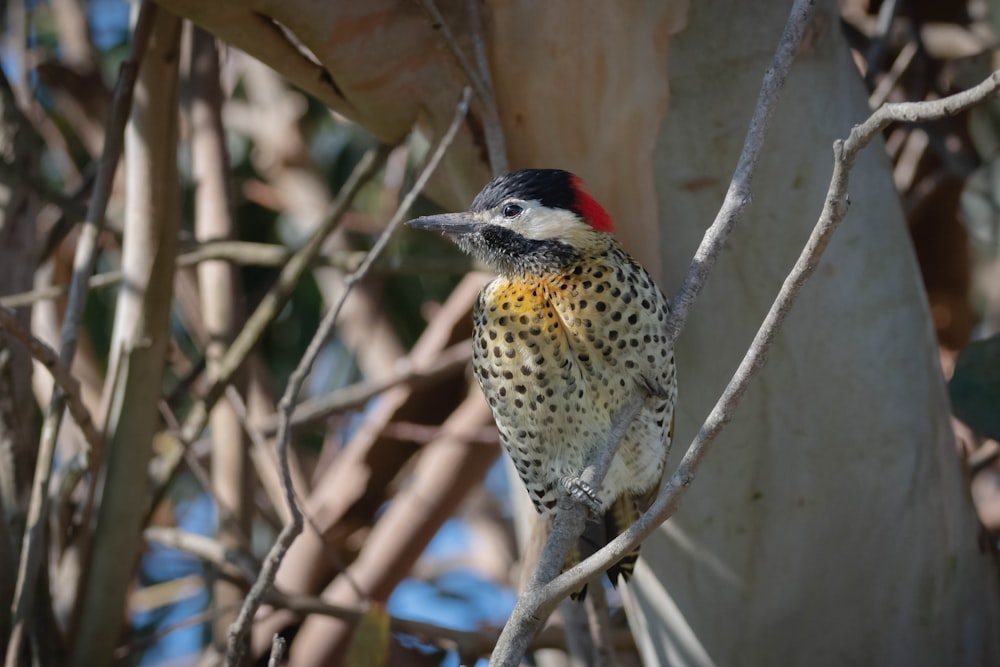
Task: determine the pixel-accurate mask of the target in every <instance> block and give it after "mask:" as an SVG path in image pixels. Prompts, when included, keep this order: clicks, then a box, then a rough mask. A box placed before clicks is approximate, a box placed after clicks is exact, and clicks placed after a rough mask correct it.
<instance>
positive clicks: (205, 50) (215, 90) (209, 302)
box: [191, 29, 253, 652]
mask: <svg viewBox="0 0 1000 667" xmlns="http://www.w3.org/2000/svg"><path fill="white" fill-rule="evenodd" d="M191 70H192V84H193V88H194V91H193V98H192V102H191V124H192V136H191V153H192V163H193V169H194V176H195V180H196V181H197V186H198V190H197V192H196V199H195V236H196V238H197V239H198V240H199V241H203V242H205V241H211V240H216V241H221V240H233V239H235V238H236V236H237V229H236V220H235V217H234V215H233V202H232V192H231V189H232V184H231V183H230V180H229V179H230V169H231V168H230V164H229V156H228V154H227V152H226V142H225V130H224V128H223V126H222V100H223V95H222V87H221V85H220V82H219V51H218V49H217V48H216V45H215V37H214V36H212V35H210V34H209V33H206V32H205V31H203V30H200V29H196V30H194V31H193V34H192V39H191ZM198 287H199V293H200V296H201V316H202V321H203V323H204V326H205V333H206V338H207V340H206V344H205V363H206V370H207V372H208V373H210V374H214V373H216V372H217V366H218V364H219V361H220V360H221V359H222V357H223V356H224V355H225V350H226V346H227V345H229V343H230V342H232V340H233V338H234V337H235V336H236V332H237V331H238V330H239V328H240V326H242V323H243V320H244V315H243V307H242V303H243V284H242V281H241V280H240V279H239V274H238V273H237V267H236V265H234V264H233V263H231V262H227V261H225V260H216V261H210V262H202V263H201V264H199V265H198ZM242 380H243V378H242V377H238V378H237V381H236V382H235V383H234V384H235V385H236V387H237V388H239V389H240V390H242V388H243V387H245V386H246V382H244V381H242ZM209 430H210V432H211V436H212V468H211V475H212V490H213V492H214V494H215V500H216V517H217V522H218V531H217V532H218V538H219V540H220V542H221V543H222V544H223V545H225V546H226V547H229V548H233V549H235V548H238V547H241V546H246V545H248V544H249V541H250V537H249V536H250V531H251V528H252V526H251V521H250V519H251V516H252V509H253V504H252V503H251V500H250V459H249V456H248V455H247V439H246V436H245V434H244V431H243V424H242V420H241V418H240V416H239V414H237V412H236V409H235V407H234V406H233V405H231V404H230V403H229V402H228V401H220V402H218V403H216V404H215V406H214V407H213V408H212V410H211V412H210V414H209ZM242 599H243V591H242V589H241V588H240V587H239V586H238V585H236V584H234V583H232V582H229V581H222V580H220V581H217V582H215V585H214V591H213V596H212V602H213V604H214V605H215V609H216V613H217V616H216V618H215V620H214V622H213V635H212V643H213V645H214V648H215V650H217V651H220V652H222V651H224V650H225V647H226V642H227V640H228V637H229V634H228V633H229V626H230V624H232V622H233V621H234V620H236V609H237V608H238V607H239V604H240V601H241V600H242Z"/></svg>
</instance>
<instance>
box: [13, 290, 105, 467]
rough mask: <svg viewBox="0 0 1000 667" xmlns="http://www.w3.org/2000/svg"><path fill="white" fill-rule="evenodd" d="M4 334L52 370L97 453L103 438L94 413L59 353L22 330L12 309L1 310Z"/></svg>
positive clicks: (78, 382)
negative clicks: (84, 399)
mask: <svg viewBox="0 0 1000 667" xmlns="http://www.w3.org/2000/svg"><path fill="white" fill-rule="evenodd" d="M0 330H3V331H6V332H7V333H8V334H10V335H11V336H13V337H14V338H16V339H18V340H19V341H21V343H22V344H23V345H24V346H25V347H26V348H27V350H28V352H30V353H31V356H32V357H34V359H35V361H37V362H38V363H40V364H41V365H42V366H45V368H46V369H48V371H49V373H51V374H52V379H53V380H55V382H56V385H58V386H59V389H60V391H62V393H63V398H64V400H65V401H66V409H67V410H68V411H69V414H70V416H71V417H72V418H73V421H75V422H76V425H77V426H79V427H80V431H81V432H82V433H83V437H84V438H85V439H86V441H87V445H88V446H89V449H90V450H91V451H93V450H95V449H97V448H99V447H100V446H101V434H100V432H99V431H98V430H97V427H96V426H94V420H93V419H91V417H90V412H89V411H88V410H87V407H86V406H85V405H84V404H83V399H82V398H81V397H80V381H79V380H77V379H76V378H75V377H73V374H72V373H71V372H70V370H69V369H68V368H67V367H66V366H64V365H63V364H62V362H61V361H60V360H59V353H57V352H56V351H55V350H53V349H52V348H51V347H49V346H48V345H47V344H46V343H45V341H42V340H39V339H38V338H36V337H35V336H33V335H31V332H30V331H27V330H26V329H25V328H24V327H23V326H21V323H20V321H18V319H17V316H16V315H15V314H14V313H13V312H12V311H11V310H10V309H8V308H3V307H0Z"/></svg>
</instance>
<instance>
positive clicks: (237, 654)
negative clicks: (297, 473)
mask: <svg viewBox="0 0 1000 667" xmlns="http://www.w3.org/2000/svg"><path fill="white" fill-rule="evenodd" d="M470 92H471V91H470V89H468V88H466V89H465V90H464V91H463V93H462V99H461V101H460V102H459V103H458V107H457V109H456V111H455V117H454V119H453V120H452V123H451V125H450V126H449V127H448V130H447V131H446V132H445V133H444V135H443V136H442V137H441V141H440V142H439V143H438V145H437V147H436V148H435V149H434V151H433V152H432V153H431V155H430V158H429V159H428V162H427V164H426V166H425V167H424V169H423V171H422V172H421V174H420V176H419V177H418V178H417V181H416V182H415V183H414V185H413V187H412V188H411V189H410V191H409V192H408V193H407V195H406V197H404V198H403V201H402V202H401V203H400V205H399V209H398V210H397V211H396V214H395V215H394V216H393V219H392V220H390V221H389V224H388V225H387V226H386V228H385V231H384V232H383V233H382V235H381V236H380V237H379V239H378V241H376V243H375V245H374V247H372V249H371V252H370V253H369V255H368V257H367V258H366V259H365V261H364V262H362V264H361V266H360V267H358V270H357V271H355V272H354V273H352V274H351V275H349V276H347V278H346V280H345V282H344V292H343V294H342V295H341V298H340V299H339V300H338V301H337V303H335V304H334V305H333V306H332V307H331V308H330V310H329V311H328V312H327V314H326V315H324V317H323V320H322V322H320V325H319V327H318V328H317V330H316V334H315V335H314V336H313V338H312V340H311V341H310V343H309V346H308V348H307V349H306V352H305V354H304V355H303V356H302V359H301V360H300V361H299V364H298V366H297V367H296V368H295V371H293V373H292V375H291V377H290V378H289V381H288V385H287V386H286V388H285V393H284V394H283V395H282V397H281V401H280V403H279V404H278V407H279V415H280V417H279V427H278V436H277V437H278V464H279V468H280V471H281V483H282V488H283V489H284V492H285V502H286V503H287V504H288V508H289V511H290V513H291V516H292V518H291V521H289V522H288V523H286V524H285V526H284V528H282V530H281V533H280V534H279V535H278V539H277V540H276V541H275V543H274V546H272V547H271V551H270V552H269V553H268V556H267V559H265V561H264V566H263V568H262V569H261V573H260V576H259V577H258V578H257V581H256V582H254V585H253V588H251V589H250V593H249V594H248V595H247V597H246V600H244V603H243V607H242V609H240V614H239V617H238V618H237V620H236V622H235V623H234V624H233V627H232V628H231V629H230V641H229V647H228V650H227V651H226V662H227V664H229V665H233V666H236V665H239V664H240V661H241V659H242V656H243V654H244V653H245V652H246V648H247V644H248V635H249V632H250V625H251V623H252V621H253V617H254V615H255V614H256V613H257V609H259V608H260V605H261V604H262V603H263V597H264V594H265V593H266V592H267V591H268V590H269V589H270V588H271V585H272V584H273V582H274V577H275V575H276V573H277V571H278V566H279V565H281V560H282V558H284V555H285V553H286V552H287V551H288V547H289V546H290V545H291V543H292V542H293V541H294V540H295V538H296V537H298V535H299V533H301V532H302V511H301V510H300V509H299V507H298V503H297V502H296V499H295V489H294V488H293V486H292V479H291V473H290V471H289V467H288V448H289V443H290V440H291V418H292V411H293V410H294V409H295V402H296V399H297V398H298V394H299V391H300V390H301V388H302V385H303V383H304V382H305V379H306V376H307V375H308V373H309V371H310V370H311V369H312V365H313V362H314V361H315V359H316V357H317V356H318V354H319V351H320V349H321V347H322V345H323V344H324V343H325V342H326V339H327V338H328V337H329V335H330V332H331V331H332V330H333V326H334V324H335V323H336V321H337V316H338V315H339V314H340V309H341V308H342V307H343V305H344V301H345V300H346V299H347V296H348V294H349V293H350V291H351V289H352V288H353V286H354V285H355V284H357V283H358V282H359V281H361V280H362V279H363V278H364V276H365V275H366V274H367V272H368V270H369V268H370V267H371V265H372V264H373V263H374V261H375V260H376V259H377V258H378V256H379V254H380V253H381V252H382V251H383V250H384V249H385V247H386V245H387V244H388V242H389V239H390V237H391V236H392V234H393V232H395V230H396V228H398V227H399V225H400V224H402V222H403V217H404V216H405V214H406V213H407V211H409V209H410V207H411V206H412V205H413V202H414V201H415V200H416V198H417V195H419V194H420V192H421V191H422V190H423V188H424V186H425V185H426V184H427V180H428V179H429V178H430V176H431V174H432V173H434V170H435V169H436V168H437V165H438V164H439V163H440V161H441V158H442V157H443V156H444V153H445V151H446V150H447V149H448V146H450V145H451V142H452V141H453V140H454V138H455V135H456V134H457V133H458V128H459V126H460V124H461V122H462V121H463V120H464V119H465V114H466V113H467V112H468V107H469V94H470Z"/></svg>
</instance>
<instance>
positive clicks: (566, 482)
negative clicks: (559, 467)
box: [559, 475, 604, 517]
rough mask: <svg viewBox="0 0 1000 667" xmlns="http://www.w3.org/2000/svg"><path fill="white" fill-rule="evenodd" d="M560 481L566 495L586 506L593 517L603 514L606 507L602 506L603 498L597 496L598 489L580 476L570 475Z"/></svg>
mask: <svg viewBox="0 0 1000 667" xmlns="http://www.w3.org/2000/svg"><path fill="white" fill-rule="evenodd" d="M559 482H560V484H561V485H562V488H563V491H564V492H565V493H566V495H568V496H569V497H571V498H573V499H574V500H576V501H577V502H578V503H580V504H582V505H584V506H586V507H587V509H589V510H590V515H591V516H592V517H599V516H601V514H602V513H603V511H604V508H603V507H602V506H601V500H600V498H598V497H597V490H596V489H594V487H592V486H591V485H590V484H587V483H586V482H585V481H583V480H582V479H580V478H579V477H570V476H569V475H567V476H566V477H563V478H562V479H561V480H559Z"/></svg>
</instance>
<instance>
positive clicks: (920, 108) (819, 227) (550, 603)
mask: <svg viewBox="0 0 1000 667" xmlns="http://www.w3.org/2000/svg"><path fill="white" fill-rule="evenodd" d="M998 89H1000V70H998V71H996V72H993V74H991V75H990V77H989V78H987V79H986V80H985V81H983V82H982V83H980V84H979V85H977V86H975V87H974V88H970V89H969V90H966V91H963V92H961V93H957V94H955V95H952V96H949V97H946V98H942V99H940V100H934V101H930V102H904V103H898V104H887V105H884V106H882V107H881V108H879V109H878V110H877V111H875V112H874V113H873V114H872V115H871V116H870V117H869V118H868V119H867V120H866V121H865V122H864V123H862V124H860V125H856V126H855V127H854V128H853V129H852V130H851V132H850V134H849V135H848V137H847V139H846V140H842V141H837V142H835V143H834V145H833V153H834V168H833V175H832V176H831V179H830V187H829V189H828V191H827V196H826V201H825V204H824V206H823V210H822V212H821V213H820V216H819V220H818V221H817V223H816V225H815V227H814V228H813V231H812V234H811V235H810V237H809V240H808V241H807V243H806V245H805V247H804V248H803V250H802V253H801V254H800V255H799V258H798V260H797V261H796V263H795V266H794V267H793V268H792V270H791V272H790V273H789V274H788V276H787V277H786V278H785V281H784V283H783V284H782V286H781V290H780V291H779V292H778V295H777V297H776V298H775V300H774V303H773V304H772V305H771V308H770V310H769V311H768V313H767V316H766V317H765V318H764V321H763V323H762V324H761V326H760V328H759V329H758V331H757V334H756V335H755V336H754V340H753V342H752V343H751V344H750V348H749V349H748V350H747V353H746V355H745V356H744V357H743V360H742V361H741V362H740V365H739V367H738V368H737V370H736V372H735V374H734V375H733V378H732V380H730V382H729V385H728V386H727V387H726V389H725V391H723V393H722V396H721V397H720V398H719V400H718V401H717V402H716V404H715V407H713V408H712V411H711V413H709V415H708V418H707V419H706V420H705V423H704V424H703V425H702V427H701V429H700V430H699V431H698V434H697V435H696V436H695V438H694V440H693V441H692V442H691V445H690V446H689V447H688V450H687V452H686V453H685V455H684V458H683V459H682V460H681V463H680V465H678V467H677V470H676V471H675V472H674V474H673V476H672V477H671V478H670V480H669V482H668V483H667V484H665V485H664V486H663V488H662V489H661V490H660V493H659V495H658V496H657V498H656V500H655V502H654V503H653V505H652V506H651V507H650V509H649V510H648V511H647V512H646V513H644V514H643V515H642V516H641V517H640V518H639V520H638V521H637V522H636V523H635V524H634V525H633V526H631V527H630V528H629V529H628V530H626V531H625V532H623V533H622V534H621V535H619V536H618V537H617V538H615V539H614V540H612V541H611V542H610V543H608V545H607V546H605V547H603V548H602V549H600V550H599V551H598V552H597V553H595V554H594V555H593V556H591V557H590V558H588V559H587V560H585V561H583V562H582V563H580V564H579V565H577V566H575V567H573V568H571V569H570V570H568V571H566V572H565V573H563V574H562V575H560V576H559V577H557V578H556V579H554V580H553V581H551V582H550V583H548V584H546V585H544V586H541V587H539V588H536V589H531V590H528V591H526V592H525V595H524V596H523V597H522V600H524V601H525V604H524V609H523V610H521V611H520V612H518V611H517V610H515V613H519V614H520V615H522V616H524V617H528V618H539V617H540V618H544V617H545V616H546V615H547V614H548V613H549V611H550V610H551V609H552V608H553V607H554V606H555V605H556V604H557V603H558V600H560V599H562V598H563V597H565V596H566V595H567V594H568V593H569V592H570V591H573V590H575V589H576V588H578V587H579V586H580V585H581V584H582V583H584V582H586V581H589V580H590V579H591V578H593V577H594V576H596V575H597V574H598V573H599V572H601V571H603V570H604V569H606V568H607V567H608V566H609V565H610V564H611V563H614V562H616V561H617V560H618V559H620V558H622V556H624V555H625V554H626V553H628V552H629V551H630V550H631V549H633V548H634V547H635V545H637V544H639V543H640V542H641V541H642V540H643V539H644V538H646V537H648V536H649V535H650V534H651V533H652V532H653V531H654V530H655V529H656V528H657V527H659V526H660V524H662V523H663V522H664V521H666V520H667V519H669V518H670V516H672V515H673V513H674V511H676V509H677V507H678V505H679V504H680V501H681V499H682V498H683V496H684V493H685V492H686V491H687V488H688V487H689V486H690V485H691V482H693V481H694V476H695V473H696V472H697V470H698V467H699V465H700V464H701V462H702V460H703V459H704V457H705V455H706V454H707V453H708V451H709V449H710V448H711V446H712V443H713V442H714V440H715V438H716V437H717V436H718V435H719V433H720V432H721V431H722V429H723V428H724V427H725V425H726V424H728V423H729V421H730V420H731V419H732V416H733V413H734V412H735V409H736V406H737V405H738V403H739V401H740V398H741V397H742V395H743V393H744V391H746V388H747V386H748V385H749V384H750V380H751V379H752V378H753V376H754V375H755V374H756V373H757V372H758V371H759V370H760V369H761V368H762V367H763V366H764V363H765V362H766V361H767V354H768V351H769V349H770V346H771V342H772V341H773V339H774V336H775V334H776V333H777V331H778V329H779V328H780V327H781V325H782V323H783V322H784V320H785V317H786V316H787V315H788V312H789V311H790V309H791V307H792V304H793V303H794V302H795V299H796V298H797V297H798V295H799V293H800V291H801V289H802V286H803V285H804V284H805V282H806V281H807V280H808V279H809V277H810V276H811V275H812V273H813V271H814V270H815V269H816V266H817V265H818V263H819V259H820V256H821V255H822V253H823V251H824V250H825V249H826V246H827V244H828V243H829V241H830V237H831V236H832V234H833V232H834V231H835V230H836V228H837V226H838V225H839V224H840V223H841V222H842V221H843V219H844V218H845V217H846V215H847V211H848V207H849V204H850V200H849V197H848V194H847V187H848V181H849V177H850V172H851V169H852V167H853V166H854V161H855V159H856V158H857V156H858V153H860V152H861V150H862V149H864V148H865V147H866V146H868V144H869V143H871V141H872V140H873V139H874V138H875V137H877V136H879V134H880V133H881V132H882V130H884V129H885V128H886V127H888V126H889V125H890V124H891V123H894V122H908V123H915V122H928V121H933V120H938V119H941V118H944V117H946V116H951V115H954V114H956V113H959V112H961V111H964V110H966V109H968V108H969V107H971V106H974V105H976V104H979V103H981V102H982V101H983V100H985V99H986V98H987V97H988V96H989V95H991V94H993V93H995V92H996V91H997V90H998ZM518 606H519V608H520V607H521V605H520V604H519V605H518ZM512 619H513V616H512Z"/></svg>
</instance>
